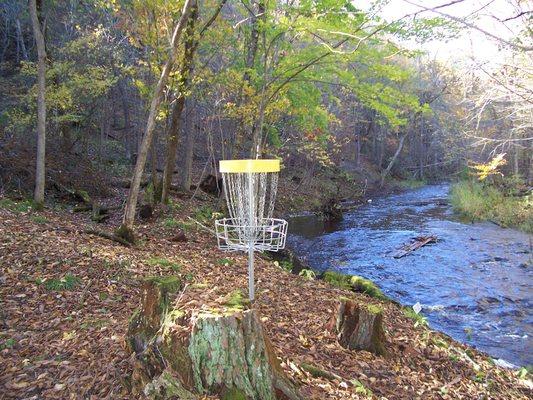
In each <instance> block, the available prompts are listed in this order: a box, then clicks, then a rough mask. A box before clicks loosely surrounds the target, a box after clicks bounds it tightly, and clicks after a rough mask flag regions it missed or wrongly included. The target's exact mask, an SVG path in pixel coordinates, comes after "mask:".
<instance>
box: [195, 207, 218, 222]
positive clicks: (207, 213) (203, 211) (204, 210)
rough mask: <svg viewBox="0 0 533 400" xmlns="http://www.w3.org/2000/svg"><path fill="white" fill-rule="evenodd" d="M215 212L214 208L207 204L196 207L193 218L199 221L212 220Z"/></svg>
mask: <svg viewBox="0 0 533 400" xmlns="http://www.w3.org/2000/svg"><path fill="white" fill-rule="evenodd" d="M213 213H214V211H213V208H211V207H210V206H209V205H207V204H205V205H203V206H201V207H199V208H197V209H196V211H195V212H194V214H193V218H194V219H195V220H197V221H198V222H207V221H210V220H211V218H212V217H213Z"/></svg>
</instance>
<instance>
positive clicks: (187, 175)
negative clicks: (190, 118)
mask: <svg viewBox="0 0 533 400" xmlns="http://www.w3.org/2000/svg"><path fill="white" fill-rule="evenodd" d="M185 131H186V133H185V137H184V139H185V140H184V143H183V164H182V174H181V177H180V183H179V185H180V187H181V189H182V190H185V191H187V190H191V171H192V163H193V158H194V142H195V136H196V135H195V133H196V131H195V130H194V129H187V127H186V129H185Z"/></svg>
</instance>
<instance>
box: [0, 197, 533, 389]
mask: <svg viewBox="0 0 533 400" xmlns="http://www.w3.org/2000/svg"><path fill="white" fill-rule="evenodd" d="M200 205H201V203H199V202H187V203H186V204H185V203H184V204H181V205H179V207H173V208H169V209H167V210H165V215H164V216H161V217H160V218H159V219H155V220H154V221H152V222H150V223H147V224H145V225H141V226H139V227H138V233H139V237H140V240H139V244H138V245H137V246H135V247H132V248H126V247H123V246H121V245H120V244H118V243H115V242H112V241H110V240H106V239H104V238H100V237H96V236H92V235H88V234H85V233H76V231H77V230H78V231H79V230H82V229H85V228H87V227H90V223H89V222H88V221H89V217H88V216H87V215H83V214H72V213H70V212H69V211H67V210H60V211H45V212H42V213H39V214H32V213H31V212H16V211H9V210H7V209H0V398H1V399H82V398H83V399H103V398H108V399H132V398H134V397H133V396H132V395H131V393H130V391H129V387H130V375H131V366H132V359H131V355H130V354H127V353H126V351H125V347H124V335H125V333H126V328H127V323H128V319H129V317H130V315H131V314H132V312H133V310H134V309H135V308H136V307H137V306H138V302H139V291H140V280H141V279H142V278H143V277H146V276H151V275H180V276H181V277H182V278H183V279H184V280H185V281H186V282H187V285H186V287H185V289H184V290H183V292H181V293H179V294H178V296H177V297H176V299H175V301H174V302H175V306H176V307H180V308H182V309H184V310H188V311H191V310H194V309H196V310H198V309H209V308H211V307H213V306H214V305H215V304H218V305H220V304H223V303H224V299H227V296H228V294H229V293H232V292H234V291H235V290H236V289H241V290H242V292H243V293H245V294H246V285H247V275H246V258H245V257H244V255H241V254H236V253H230V254H228V253H222V252H220V251H218V250H217V249H216V243H215V240H214V238H213V237H212V235H210V234H209V233H208V232H206V231H204V230H202V229H197V228H196V227H195V225H194V224H193V223H191V221H190V220H188V219H187V218H186V215H189V214H191V213H192V212H193V210H195V209H196V208H197V207H198V206H200ZM177 209H179V212H178V211H176V210H177ZM118 218H119V216H118V215H116V216H114V218H112V219H111V220H110V221H108V225H103V226H102V225H99V226H98V229H108V230H111V228H112V227H113V226H116V224H117V223H118V222H119V221H118V220H117V219H118ZM58 228H66V230H65V229H58ZM177 229H185V230H186V234H187V236H188V238H189V240H188V241H187V242H173V241H172V240H171V239H172V237H173V236H174V235H175V233H176V230H177ZM258 258H259V259H258V260H257V264H256V278H257V295H256V296H257V301H256V302H255V304H254V307H256V308H257V309H258V310H259V312H260V315H261V317H262V321H263V323H264V326H265V328H266V331H267V333H268V335H269V337H270V338H271V340H272V342H273V344H274V347H275V350H276V353H277V355H278V356H279V357H280V360H281V362H282V366H283V368H284V370H285V371H286V372H287V374H289V375H290V376H291V377H292V378H293V379H294V380H295V381H296V382H297V383H298V384H299V385H300V387H301V392H302V394H303V395H304V396H305V397H306V398H309V399H365V398H376V399H529V398H532V397H533V391H532V389H531V383H530V381H529V380H524V379H521V378H520V377H519V376H518V373H517V372H513V371H509V370H505V369H502V368H499V367H497V366H495V365H493V363H492V361H491V360H490V358H489V357H487V356H485V355H484V354H482V353H479V352H477V351H475V350H473V349H471V348H468V347H467V346H464V345H462V344H459V343H457V342H455V341H453V340H452V339H450V338H448V337H447V336H445V335H443V334H441V333H438V332H435V331H432V330H430V329H428V328H426V327H424V326H416V327H415V322H414V321H413V320H412V319H410V318H408V317H407V316H406V315H405V313H404V311H403V310H402V308H401V307H399V306H398V305H396V304H394V303H392V302H383V301H379V300H376V299H373V298H370V297H367V296H366V295H363V294H356V293H351V292H347V291H345V290H341V289H337V288H334V287H332V286H330V285H329V284H327V283H325V282H322V281H315V280H306V279H304V278H303V277H299V276H296V275H292V274H290V273H288V272H286V271H284V270H282V269H281V268H280V267H278V266H277V265H276V263H274V262H272V261H270V260H268V259H266V258H262V257H258ZM341 296H345V297H350V298H353V299H354V300H356V301H358V302H362V303H374V304H379V305H381V306H382V307H383V308H384V309H385V328H386V334H387V348H388V350H389V355H388V356H387V357H379V356H375V355H373V354H371V353H368V352H365V351H351V350H346V349H344V348H342V347H341V346H339V344H338V343H337V342H336V339H335V336H334V335H333V334H332V333H331V332H329V331H328V329H327V326H328V323H329V321H330V318H331V316H332V315H333V314H334V311H335V309H336V306H337V302H338V299H339V298H340V297H341ZM304 363H307V364H312V365H314V366H316V367H318V368H320V369H322V370H324V371H328V372H330V373H331V374H333V375H335V376H338V377H340V378H341V379H340V380H339V379H333V380H331V378H330V379H326V378H323V377H313V376H312V375H311V374H310V373H308V372H306V370H304V369H302V367H301V365H302V364H304Z"/></svg>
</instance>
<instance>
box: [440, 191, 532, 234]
mask: <svg viewBox="0 0 533 400" xmlns="http://www.w3.org/2000/svg"><path fill="white" fill-rule="evenodd" d="M450 201H451V204H452V206H453V208H454V210H455V211H457V212H458V213H459V214H460V215H462V216H463V217H464V218H466V219H468V220H471V221H491V222H494V223H496V224H498V225H500V226H502V227H512V228H517V229H520V230H522V231H524V232H527V233H533V195H532V194H531V192H530V193H529V194H528V195H527V194H526V195H524V194H522V195H506V194H504V193H503V192H502V191H501V190H499V189H498V188H496V187H494V186H488V185H482V184H481V183H478V182H474V181H461V182H457V183H455V184H453V185H452V187H451V190H450Z"/></svg>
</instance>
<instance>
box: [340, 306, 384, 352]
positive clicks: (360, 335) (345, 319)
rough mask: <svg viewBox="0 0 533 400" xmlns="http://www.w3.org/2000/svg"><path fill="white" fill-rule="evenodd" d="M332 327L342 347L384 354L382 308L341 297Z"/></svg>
mask: <svg viewBox="0 0 533 400" xmlns="http://www.w3.org/2000/svg"><path fill="white" fill-rule="evenodd" d="M332 322H333V323H331V324H330V327H333V329H334V331H335V333H336V334H337V340H338V341H339V344H340V345H341V346H342V347H345V348H347V349H350V350H366V351H369V352H371V353H374V354H377V355H386V354H387V351H386V349H385V333H384V330H383V309H382V308H381V307H380V306H377V305H373V304H365V305H362V304H357V303H356V302H354V301H352V300H349V299H344V298H343V299H341V300H340V304H339V308H338V310H337V314H336V315H335V316H334V317H333V321H332Z"/></svg>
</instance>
